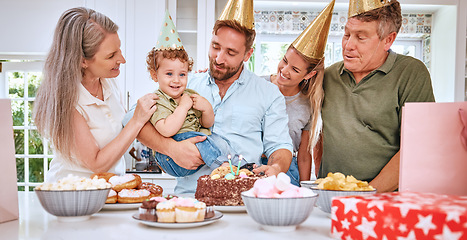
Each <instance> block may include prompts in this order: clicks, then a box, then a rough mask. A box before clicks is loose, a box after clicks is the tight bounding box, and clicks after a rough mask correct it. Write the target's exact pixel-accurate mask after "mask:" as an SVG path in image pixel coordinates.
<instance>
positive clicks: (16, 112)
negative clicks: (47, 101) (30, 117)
mask: <svg viewBox="0 0 467 240" xmlns="http://www.w3.org/2000/svg"><path fill="white" fill-rule="evenodd" d="M11 113H12V115H13V126H24V101H14V100H13V101H11Z"/></svg>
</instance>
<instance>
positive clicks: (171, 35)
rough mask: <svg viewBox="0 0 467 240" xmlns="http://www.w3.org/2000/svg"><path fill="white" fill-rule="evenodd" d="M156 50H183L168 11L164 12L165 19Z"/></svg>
mask: <svg viewBox="0 0 467 240" xmlns="http://www.w3.org/2000/svg"><path fill="white" fill-rule="evenodd" d="M156 49H157V50H175V49H184V48H183V44H182V40H180V36H179V35H178V32H177V29H176V28H175V25H174V23H173V21H172V17H171V16H170V14H169V11H167V10H166V11H165V18H164V21H163V22H162V26H161V31H160V33H159V38H158V39H157V43H156Z"/></svg>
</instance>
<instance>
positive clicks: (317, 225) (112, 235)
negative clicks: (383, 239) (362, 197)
mask: <svg viewBox="0 0 467 240" xmlns="http://www.w3.org/2000/svg"><path fill="white" fill-rule="evenodd" d="M19 212H20V217H19V220H16V221H10V222H6V223H1V224H0V239H8V240H10V239H47V240H49V239H84V240H91V239H100V240H107V239H141V240H144V239H156V240H159V239H183V240H193V239H216V240H226V239H235V240H240V239H258V240H259V239H268V240H271V239H286V238H287V239H294V240H296V239H307V240H310V239H313V240H317V239H331V237H330V227H331V219H330V218H329V217H328V216H327V215H326V213H324V212H322V211H321V210H319V209H318V208H315V209H314V210H313V212H312V214H311V215H310V217H309V218H308V219H307V220H306V221H305V222H304V223H302V224H301V225H300V226H298V227H297V229H296V230H295V231H293V232H287V233H275V232H267V231H265V230H263V229H262V228H261V226H260V225H259V224H258V223H256V222H255V221H253V219H252V218H251V217H249V216H248V214H247V213H246V212H244V213H224V216H223V217H222V218H221V219H220V220H218V221H216V222H214V223H212V224H209V225H205V226H200V227H196V228H186V229H164V228H156V227H150V226H146V225H144V224H142V223H139V222H138V221H136V220H134V219H133V218H132V217H131V216H132V215H133V214H135V213H136V212H137V210H119V211H108V210H103V211H100V212H98V213H96V214H94V215H93V216H92V217H91V219H89V220H87V221H83V222H74V223H64V222H59V221H57V218H56V217H55V216H52V215H50V214H48V213H47V212H46V211H45V210H44V209H43V208H42V206H41V205H40V202H39V200H38V199H37V197H36V194H35V193H34V192H26V193H25V192H20V193H19Z"/></svg>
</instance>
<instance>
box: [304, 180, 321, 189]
mask: <svg viewBox="0 0 467 240" xmlns="http://www.w3.org/2000/svg"><path fill="white" fill-rule="evenodd" d="M315 181H316V180H307V181H300V186H302V187H306V188H312V187H317V186H318V184H317V183H315Z"/></svg>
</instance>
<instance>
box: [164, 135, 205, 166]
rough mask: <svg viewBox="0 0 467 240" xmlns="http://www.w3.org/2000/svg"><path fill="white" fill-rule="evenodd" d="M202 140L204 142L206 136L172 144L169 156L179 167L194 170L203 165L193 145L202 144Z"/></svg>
mask: <svg viewBox="0 0 467 240" xmlns="http://www.w3.org/2000/svg"><path fill="white" fill-rule="evenodd" d="M204 140H206V136H196V137H192V138H189V139H186V140H183V141H180V142H177V143H176V144H174V147H173V149H171V152H170V154H169V156H170V157H171V158H172V159H173V160H174V162H175V163H177V164H178V165H179V166H180V167H183V168H186V169H190V170H195V169H197V168H198V167H199V166H200V165H201V164H204V161H203V159H202V158H201V155H200V153H199V151H198V148H197V147H196V145H195V143H198V142H202V141H204Z"/></svg>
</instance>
